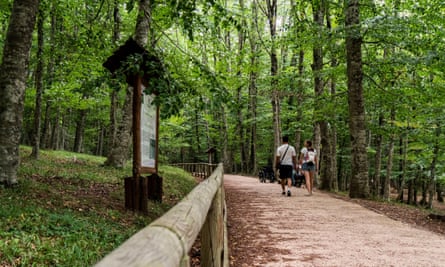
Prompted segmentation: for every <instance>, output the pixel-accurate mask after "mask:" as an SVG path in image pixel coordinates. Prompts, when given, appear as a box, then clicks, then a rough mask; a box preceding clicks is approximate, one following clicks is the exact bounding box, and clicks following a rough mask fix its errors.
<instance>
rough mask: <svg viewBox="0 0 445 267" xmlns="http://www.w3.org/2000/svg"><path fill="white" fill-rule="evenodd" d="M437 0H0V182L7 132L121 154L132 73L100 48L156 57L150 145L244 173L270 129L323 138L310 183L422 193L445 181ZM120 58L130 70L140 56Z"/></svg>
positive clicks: (7, 176)
mask: <svg viewBox="0 0 445 267" xmlns="http://www.w3.org/2000/svg"><path fill="white" fill-rule="evenodd" d="M444 18H445V3H444V2H443V1H441V0H420V1H418V0H416V1H414V0H403V1H402V0H376V1H372V0H360V1H359V0H348V1H335V0H310V1H294V0H286V1H284V0H280V1H279V0H235V1H229V0H208V1H204V0H190V1H188V0H186V1H181V0H139V1H135V0H89V1H74V0H64V1H53V0H40V1H39V0H14V1H13V0H3V1H1V2H0V45H1V46H0V47H1V48H2V49H1V50H0V58H1V59H2V61H1V65H0V162H1V163H0V182H1V183H4V184H14V183H16V182H17V177H16V176H17V175H16V169H17V166H18V165H19V160H18V153H19V146H20V145H28V146H32V148H33V149H32V153H31V155H30V156H31V157H34V158H38V157H39V151H40V150H41V149H45V150H67V151H73V152H78V153H85V154H92V155H100V156H104V157H105V158H106V160H105V162H104V164H105V165H109V166H115V167H117V168H120V167H122V166H123V165H124V164H125V162H127V161H128V160H129V159H130V157H131V149H130V148H131V117H132V113H131V105H132V103H131V99H132V97H131V96H132V93H133V88H132V87H131V86H129V85H128V84H127V83H126V81H125V79H123V78H122V76H120V75H117V76H112V75H111V74H110V73H109V71H108V70H106V69H105V68H104V67H103V63H104V62H105V61H106V60H107V58H108V57H110V56H111V55H112V54H113V52H114V51H116V49H118V48H119V47H120V46H121V45H122V44H124V43H125V41H127V40H128V39H129V38H133V39H134V40H135V41H136V42H137V43H138V44H140V45H141V46H142V47H144V48H145V49H146V50H147V51H149V52H150V54H151V55H154V56H155V57H156V58H157V59H159V60H158V61H156V62H153V64H150V66H148V68H149V69H150V71H151V72H152V74H153V75H152V77H153V78H152V79H151V80H150V83H149V86H148V87H147V93H152V92H157V93H158V95H157V98H156V104H158V105H159V107H160V116H161V119H160V129H159V161H160V162H161V163H162V164H173V163H181V162H206V161H208V155H207V153H206V152H207V151H208V150H209V149H215V150H216V151H217V153H216V159H215V160H216V161H217V162H223V163H224V168H225V172H227V173H241V174H246V175H252V176H256V175H257V174H258V171H259V170H260V169H261V168H262V167H264V166H267V165H272V164H273V159H274V154H275V150H276V148H277V147H278V145H279V144H280V140H281V137H282V136H284V135H287V136H289V137H290V140H292V141H291V143H292V144H293V145H294V146H295V147H296V148H297V151H299V149H301V147H302V144H303V141H304V140H306V139H310V140H313V143H314V145H315V148H316V149H317V151H320V160H319V161H320V172H319V174H318V177H317V181H318V187H319V188H321V189H324V190H330V191H347V192H349V195H350V196H351V197H356V198H367V197H370V196H375V197H378V198H381V199H386V200H388V199H389V198H390V195H391V194H394V193H396V194H397V197H398V199H400V200H405V201H407V202H408V203H411V204H418V203H420V204H422V205H425V206H426V207H428V206H429V207H432V199H433V197H435V198H437V199H439V200H441V198H442V194H443V193H444V191H445V175H444V173H445V169H444V167H445V166H444V165H443V164H442V162H443V161H444V159H445V154H444V152H443V147H444V145H445V141H444V140H445V139H444V138H443V133H442V126H443V125H444V122H445V113H444V110H445V102H444V99H445V76H444V70H445V60H444V58H445V54H444V53H445V52H444V51H445V47H444V43H445V29H444V25H445V23H444V22H445V21H444ZM127 63H128V64H126V68H133V69H134V71H138V70H140V68H141V66H140V58H138V57H131V58H128V59H127Z"/></svg>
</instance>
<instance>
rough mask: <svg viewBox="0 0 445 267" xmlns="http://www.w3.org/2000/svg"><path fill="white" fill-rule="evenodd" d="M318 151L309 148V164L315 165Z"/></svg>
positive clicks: (307, 154)
mask: <svg viewBox="0 0 445 267" xmlns="http://www.w3.org/2000/svg"><path fill="white" fill-rule="evenodd" d="M316 155H317V153H316V152H315V149H313V148H309V149H308V150H307V152H306V162H307V163H308V164H309V165H315V157H316Z"/></svg>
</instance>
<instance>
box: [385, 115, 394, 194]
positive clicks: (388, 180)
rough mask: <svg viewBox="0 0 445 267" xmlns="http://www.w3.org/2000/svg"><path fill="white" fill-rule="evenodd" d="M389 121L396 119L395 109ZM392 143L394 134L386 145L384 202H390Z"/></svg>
mask: <svg viewBox="0 0 445 267" xmlns="http://www.w3.org/2000/svg"><path fill="white" fill-rule="evenodd" d="M390 114H391V115H390V120H391V121H394V120H395V118H396V112H395V109H394V108H392V109H391V113H390ZM394 142H395V134H394V133H391V136H390V139H389V144H388V160H387V163H386V176H385V182H384V184H383V199H384V200H386V201H390V200H391V176H392V166H393V158H394Z"/></svg>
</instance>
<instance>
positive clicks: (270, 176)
mask: <svg viewBox="0 0 445 267" xmlns="http://www.w3.org/2000/svg"><path fill="white" fill-rule="evenodd" d="M258 177H259V179H260V183H265V182H266V180H269V182H271V183H273V182H275V172H274V171H273V168H272V166H266V167H263V168H261V170H260V171H259V173H258Z"/></svg>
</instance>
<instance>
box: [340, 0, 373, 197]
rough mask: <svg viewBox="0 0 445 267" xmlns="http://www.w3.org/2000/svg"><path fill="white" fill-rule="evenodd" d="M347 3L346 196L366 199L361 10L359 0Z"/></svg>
mask: <svg viewBox="0 0 445 267" xmlns="http://www.w3.org/2000/svg"><path fill="white" fill-rule="evenodd" d="M346 4H347V7H346V19H345V26H346V64H347V76H348V105H349V132H350V135H351V147H352V159H351V161H352V162H351V163H352V164H351V169H352V176H351V182H350V188H349V190H350V191H349V196H350V197H352V198H367V197H368V196H369V185H368V158H367V151H366V118H365V101H364V96H363V84H362V80H363V70H362V52H361V45H362V37H361V33H360V7H359V1H358V0H349V1H347V2H346Z"/></svg>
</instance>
